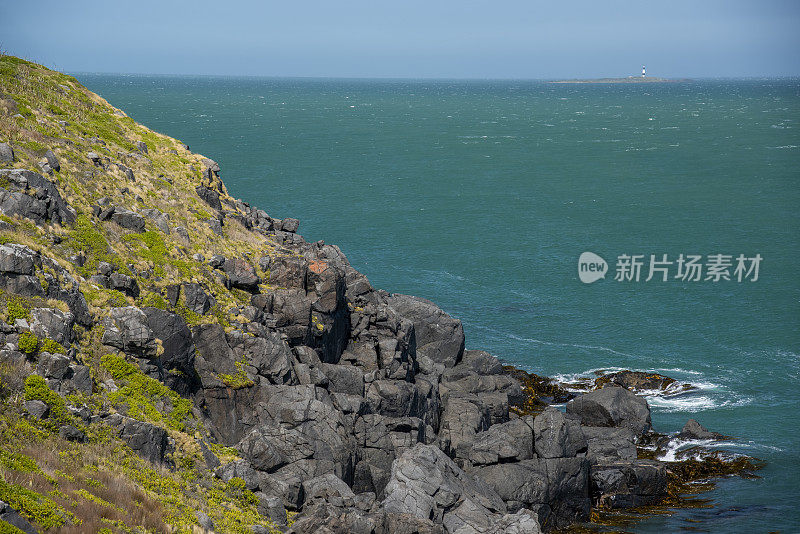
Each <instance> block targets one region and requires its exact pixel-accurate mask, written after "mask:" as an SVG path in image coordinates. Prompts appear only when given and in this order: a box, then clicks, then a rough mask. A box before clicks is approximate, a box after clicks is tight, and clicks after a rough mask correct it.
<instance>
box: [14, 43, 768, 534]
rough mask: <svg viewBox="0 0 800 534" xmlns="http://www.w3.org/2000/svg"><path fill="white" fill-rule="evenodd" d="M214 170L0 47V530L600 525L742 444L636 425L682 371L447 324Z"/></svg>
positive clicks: (632, 516) (662, 503)
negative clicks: (487, 342) (670, 372)
mask: <svg viewBox="0 0 800 534" xmlns="http://www.w3.org/2000/svg"><path fill="white" fill-rule="evenodd" d="M647 81H648V82H650V81H657V80H656V79H648V80H647ZM569 83H615V82H588V81H585V82H583V81H579V82H569ZM618 83H620V82H618ZM621 83H641V82H639V81H638V80H637V81H636V82H621ZM221 176H222V169H221V168H220V165H219V164H218V163H216V162H215V161H214V160H212V159H210V158H208V157H206V156H203V155H200V154H197V153H194V152H192V151H191V149H190V147H189V146H187V145H186V144H184V143H183V142H182V141H179V140H177V139H173V138H171V137H168V136H165V135H162V134H160V133H157V132H154V131H151V130H149V129H148V128H146V127H144V126H142V125H140V124H138V123H136V122H135V121H134V120H133V119H131V118H130V117H128V116H127V115H126V114H125V112H124V111H123V110H120V109H117V108H115V107H113V106H112V105H110V104H109V103H108V102H106V101H105V100H104V99H103V98H101V97H100V96H99V95H96V94H94V93H92V92H90V91H88V90H87V89H86V88H85V87H83V86H82V85H81V84H80V83H79V82H78V81H77V80H76V79H75V78H73V77H71V76H68V75H65V74H62V73H59V72H56V71H53V70H50V69H47V68H45V67H43V66H41V65H37V64H34V63H31V62H28V61H25V60H22V59H19V58H16V57H13V56H7V55H3V56H0V314H1V315H2V321H0V527H2V529H5V530H3V532H15V533H16V532H20V531H21V532H26V533H33V532H42V531H45V530H47V531H57V532H99V531H104V532H106V531H108V532H134V531H137V532H209V531H214V532H237V533H266V532H291V533H298V534H299V533H308V534H311V533H315V532H316V533H325V532H328V533H331V532H333V533H363V534H390V533H432V534H433V533H448V534H454V533H458V534H469V533H496V534H500V533H537V532H542V531H545V532H547V531H553V530H556V529H570V528H571V529H580V528H595V527H597V526H598V525H601V526H602V525H606V526H607V525H614V526H619V525H621V524H627V523H628V522H630V521H635V520H636V518H637V517H639V518H640V517H643V516H644V515H646V514H647V513H651V512H653V511H654V510H657V511H658V512H659V513H663V512H665V511H669V509H670V508H674V507H685V506H707V501H705V500H702V499H698V498H696V497H692V496H691V494H696V493H697V492H698V489H701V490H707V489H710V488H711V487H712V486H713V479H714V478H715V477H718V476H726V475H731V474H739V475H743V476H755V475H754V472H755V471H756V470H757V469H758V468H759V467H760V464H759V462H758V461H757V460H755V459H752V458H748V457H744V456H734V455H730V454H727V453H725V452H724V451H723V450H720V449H715V450H710V449H708V448H704V447H702V446H699V445H698V446H696V447H693V448H690V449H684V450H682V452H677V453H676V450H677V448H676V447H677V445H678V444H680V443H685V442H687V441H692V440H694V441H696V442H700V441H705V442H713V441H724V440H727V439H729V438H728V436H723V435H720V434H718V433H715V432H712V431H709V430H707V429H705V428H704V427H703V426H702V425H701V424H700V423H699V422H697V421H695V420H689V421H687V423H686V425H685V426H684V428H683V430H682V431H681V432H680V433H677V434H674V435H666V434H662V433H659V432H657V429H653V427H652V421H651V415H650V407H649V406H648V403H647V400H646V399H645V397H644V396H643V393H644V392H645V391H648V392H652V391H661V392H663V393H664V394H669V395H671V394H675V395H678V394H683V393H685V391H686V387H685V386H684V385H682V384H679V383H676V382H675V381H674V380H673V379H671V378H670V377H667V376H663V375H659V374H655V373H642V372H632V371H617V372H614V373H602V374H600V376H597V377H593V378H587V379H585V380H583V381H579V382H576V383H573V384H559V383H557V382H555V381H553V380H551V379H550V378H548V377H545V376H539V375H536V374H533V373H530V372H527V371H525V370H521V369H517V368H514V367H513V366H509V365H504V362H503V361H502V360H501V359H499V358H498V357H496V356H494V355H491V354H488V353H487V352H484V351H481V350H470V349H467V348H466V346H467V342H466V339H465V335H464V329H463V326H462V324H461V322H460V321H459V320H458V319H457V318H454V317H452V316H450V315H449V314H448V313H447V312H446V311H444V310H442V309H441V308H440V307H438V306H437V305H436V304H434V303H433V302H430V301H428V300H426V299H423V298H419V297H415V296H410V295H403V294H397V293H390V292H387V291H384V290H381V289H378V288H374V287H373V286H372V284H371V283H370V281H369V280H368V279H367V277H366V276H365V275H364V274H362V273H360V272H359V271H358V270H357V269H355V268H354V267H353V266H352V265H351V264H350V263H349V261H348V260H347V258H346V256H345V254H344V253H343V252H342V251H341V250H340V249H339V248H338V247H337V246H336V245H333V244H329V243H325V242H324V241H316V242H313V243H309V242H307V241H306V240H305V239H304V238H303V237H302V236H301V235H300V233H299V229H300V221H299V220H297V219H294V218H290V217H283V218H276V217H273V216H271V215H269V214H268V213H267V212H266V211H264V210H263V209H260V208H258V207H255V206H252V205H250V204H249V203H248V202H246V201H244V200H240V199H236V198H233V197H232V196H230V195H229V193H228V191H227V189H226V187H225V184H224V182H223V180H222V178H221ZM653 507H660V508H657V509H656V508H653ZM6 525H9V526H6Z"/></svg>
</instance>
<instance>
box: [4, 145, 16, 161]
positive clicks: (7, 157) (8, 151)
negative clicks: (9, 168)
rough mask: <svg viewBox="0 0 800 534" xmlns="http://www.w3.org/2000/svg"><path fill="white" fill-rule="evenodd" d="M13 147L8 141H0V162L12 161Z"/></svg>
mask: <svg viewBox="0 0 800 534" xmlns="http://www.w3.org/2000/svg"><path fill="white" fill-rule="evenodd" d="M14 159H16V158H15V157H14V149H13V148H11V145H9V144H8V143H0V163H14Z"/></svg>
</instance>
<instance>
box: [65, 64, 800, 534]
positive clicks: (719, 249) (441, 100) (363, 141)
mask: <svg viewBox="0 0 800 534" xmlns="http://www.w3.org/2000/svg"><path fill="white" fill-rule="evenodd" d="M77 77H78V79H79V80H80V81H81V82H82V83H84V84H85V85H86V86H87V87H89V88H90V89H91V90H93V91H96V92H98V93H99V94H101V95H102V96H104V97H105V98H107V99H108V100H109V101H110V102H111V103H112V104H114V105H115V106H117V107H120V108H122V109H124V110H125V111H126V112H127V113H128V114H129V115H131V116H132V117H133V118H135V119H136V120H137V121H139V122H141V123H143V124H145V125H147V126H149V127H150V128H152V129H155V130H157V131H160V132H163V133H166V134H168V135H171V136H173V137H177V138H179V139H181V140H183V141H184V142H185V143H187V144H189V145H190V147H191V148H192V150H194V151H196V152H200V153H203V154H205V155H207V156H209V157H211V158H213V159H215V160H217V161H218V162H219V163H220V165H221V167H222V177H223V179H224V180H225V182H226V184H227V185H228V188H229V190H230V192H231V194H233V195H234V196H237V197H240V198H243V199H245V200H247V201H249V202H251V203H252V204H254V205H257V206H259V207H261V208H263V209H265V210H266V211H267V212H268V213H270V214H271V215H273V216H275V217H278V218H282V217H286V216H292V217H297V218H299V219H300V220H301V228H300V232H301V233H302V234H303V235H304V236H305V237H306V239H307V240H309V241H314V240H318V239H324V240H325V241H326V242H328V243H334V244H337V245H339V246H340V247H341V249H342V250H343V251H344V252H345V254H346V255H347V256H348V258H349V259H350V261H351V263H352V264H353V265H354V266H355V267H356V268H357V269H359V270H360V271H362V272H364V273H365V274H366V275H367V276H368V277H369V278H370V280H371V281H372V283H373V285H374V286H376V287H380V288H383V289H386V290H388V291H392V292H402V293H409V294H414V295H419V296H422V297H425V298H429V299H431V300H433V301H435V302H436V303H437V304H439V305H440V306H441V307H442V308H444V309H445V310H446V311H448V312H449V313H451V314H452V315H454V316H456V317H458V318H460V319H461V320H462V321H463V323H464V330H465V332H466V336H467V346H468V348H481V349H485V350H488V351H490V352H491V353H493V354H495V355H497V356H499V357H501V358H502V359H504V360H506V361H508V362H511V363H513V364H514V365H517V366H520V367H524V368H527V369H529V370H532V371H535V372H537V373H544V374H548V375H555V376H558V377H561V378H567V377H571V376H577V375H586V374H591V372H592V370H596V369H609V368H625V369H641V370H655V371H658V372H661V373H664V374H667V375H669V376H673V377H675V378H677V379H679V380H681V381H684V382H689V383H692V384H694V385H696V386H697V387H698V389H697V390H696V391H695V392H694V393H691V394H687V395H681V396H677V397H668V398H665V397H651V398H650V399H649V400H650V404H651V407H652V409H653V425H654V427H655V428H656V429H657V430H659V431H662V432H675V431H678V430H680V428H681V427H682V426H683V424H684V423H685V422H686V420H687V419H688V418H690V417H693V418H696V419H697V420H699V421H700V422H701V423H702V424H703V425H705V426H707V427H708V428H710V429H712V430H715V431H717V432H722V433H724V434H729V435H733V436H736V437H737V438H738V439H737V440H736V441H735V442H733V443H730V444H726V445H725V448H727V449H729V450H734V451H738V452H741V453H746V454H750V455H754V456H757V457H759V458H762V459H764V460H766V461H767V462H768V464H767V467H766V468H765V469H764V470H763V471H762V472H761V475H762V478H761V479H758V480H742V479H739V478H731V479H725V480H722V481H720V482H719V485H718V488H717V489H716V490H715V491H714V492H712V493H710V494H707V495H706V496H707V497H710V498H711V499H713V501H714V504H715V507H714V508H711V509H702V510H682V511H678V512H677V513H675V514H674V515H671V516H661V517H656V518H652V519H649V520H646V521H643V522H641V523H639V524H637V525H635V526H634V527H632V528H631V530H632V531H635V532H641V533H650V532H653V533H663V532H674V531H678V530H682V529H697V530H699V531H703V532H768V531H781V532H800V512H798V509H797V503H798V502H800V467H798V466H799V465H800V454H799V453H798V446H799V445H800V444H799V443H798V438H799V437H800V429H798V422H800V421H799V419H800V418H799V417H798V408H800V393H798V391H800V387H799V386H800V384H799V383H798V381H799V380H800V277H798V266H800V212H799V211H798V209H800V183H798V182H800V80H798V79H765V80H700V81H694V82H687V83H674V84H648V85H558V84H547V83H543V82H534V81H426V80H422V81H408V80H328V79H325V80H317V79H258V78H216V77H155V76H126V75H90V74H78V75H77ZM585 251H591V252H594V253H596V254H598V255H600V256H601V257H603V258H604V259H605V260H606V261H607V262H608V274H607V276H606V277H605V278H604V279H601V280H598V281H596V282H595V283H592V284H584V283H582V282H581V281H580V280H579V277H578V257H579V256H580V254H581V253H583V252H585ZM651 254H652V255H655V256H656V258H657V259H659V260H660V259H662V255H664V254H666V255H667V260H668V261H673V262H675V261H676V260H677V259H678V257H679V255H680V254H684V255H685V256H688V255H700V256H702V258H701V263H703V264H704V268H707V265H705V264H706V263H707V262H708V261H712V260H711V259H710V258H709V255H716V254H723V255H730V256H732V258H731V261H732V263H733V266H732V267H731V268H730V269H729V273H730V276H731V278H732V279H731V280H730V281H726V280H724V279H722V280H720V281H719V282H713V281H712V280H704V279H701V280H700V281H697V282H691V281H682V280H680V279H675V278H674V276H675V274H677V264H676V263H673V264H672V265H671V266H668V267H669V269H671V270H670V271H669V273H668V275H669V277H670V279H669V280H668V281H666V282H665V281H662V279H661V274H660V273H659V271H656V276H655V277H654V278H653V279H652V280H650V281H649V282H646V281H645V278H647V275H648V274H649V271H648V268H649V265H650V261H649V260H650V255H651ZM740 254H741V255H744V257H745V258H753V257H755V256H756V255H757V254H758V255H760V256H761V258H762V261H761V263H760V264H759V276H758V280H756V281H752V277H753V276H752V273H751V276H750V277H749V278H746V279H744V280H742V281H741V282H739V281H737V280H736V276H735V272H734V270H735V266H736V258H737V257H738V256H739V255H740ZM621 255H643V256H644V258H643V266H642V273H641V278H640V280H639V281H638V282H636V281H617V280H615V279H614V278H615V274H616V268H617V263H618V260H619V257H620V256H621ZM746 265H747V266H749V264H746ZM705 274H706V271H705V270H704V272H703V275H702V276H703V278H705ZM697 521H699V523H698V522H697Z"/></svg>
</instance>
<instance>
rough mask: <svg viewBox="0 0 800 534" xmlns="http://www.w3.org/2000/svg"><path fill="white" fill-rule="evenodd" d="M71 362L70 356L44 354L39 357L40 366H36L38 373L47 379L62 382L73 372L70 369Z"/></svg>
mask: <svg viewBox="0 0 800 534" xmlns="http://www.w3.org/2000/svg"><path fill="white" fill-rule="evenodd" d="M70 361H71V360H70V358H69V356H64V355H63V354H50V353H49V352H43V353H42V354H41V355H40V356H39V364H38V365H37V366H36V371H37V372H38V373H39V374H40V375H41V376H43V377H45V378H54V379H56V380H61V379H63V378H66V376H67V374H68V373H70V371H71V370H70V368H69V364H70Z"/></svg>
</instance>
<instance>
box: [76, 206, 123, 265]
mask: <svg viewBox="0 0 800 534" xmlns="http://www.w3.org/2000/svg"><path fill="white" fill-rule="evenodd" d="M68 242H69V243H70V245H71V246H72V248H73V249H75V250H77V251H80V252H83V253H84V254H85V255H86V263H85V264H84V266H83V268H82V269H81V270H82V271H83V273H84V274H87V275H89V274H94V273H95V272H97V265H98V264H99V263H100V262H101V261H107V262H109V263H112V262H113V255H112V254H109V251H108V241H107V240H106V238H105V236H104V235H103V234H102V233H101V232H100V231H98V230H97V228H96V225H95V224H93V223H92V221H91V220H90V219H89V217H87V216H86V215H84V214H80V215H78V218H77V219H76V220H75V224H73V225H72V230H71V231H70V233H69V239H68Z"/></svg>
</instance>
